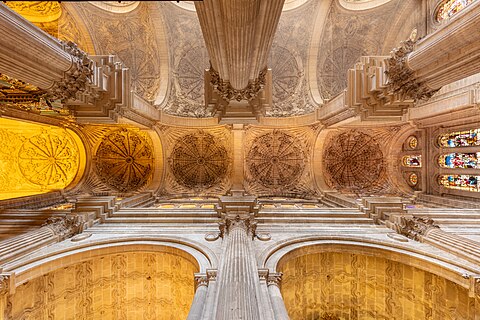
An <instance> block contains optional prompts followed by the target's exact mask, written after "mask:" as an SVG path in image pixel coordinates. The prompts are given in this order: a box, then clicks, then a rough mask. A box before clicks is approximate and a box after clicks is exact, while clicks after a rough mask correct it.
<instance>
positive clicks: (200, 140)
mask: <svg viewBox="0 0 480 320" xmlns="http://www.w3.org/2000/svg"><path fill="white" fill-rule="evenodd" d="M229 162H230V159H229V156H228V152H227V149H226V148H225V146H224V145H223V144H222V143H221V142H219V141H218V139H216V138H215V136H213V135H212V134H210V133H207V132H205V131H202V130H200V131H199V132H198V133H195V134H187V135H185V136H183V137H181V138H180V139H178V141H177V142H176V143H175V146H174V148H173V150H172V155H171V156H170V158H169V164H170V167H171V170H172V173H173V175H174V176H175V180H176V181H177V183H179V184H180V185H182V186H184V187H186V188H189V189H194V190H204V189H208V188H210V187H212V186H214V185H216V184H218V183H219V182H220V181H222V180H223V179H224V178H225V176H226V174H227V172H228V165H229Z"/></svg>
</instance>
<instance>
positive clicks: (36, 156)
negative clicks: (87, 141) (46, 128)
mask: <svg viewBox="0 0 480 320" xmlns="http://www.w3.org/2000/svg"><path fill="white" fill-rule="evenodd" d="M79 163H80V155H79V150H78V147H77V145H76V143H75V141H74V140H73V139H72V137H71V136H70V135H69V134H68V133H67V132H66V131H65V132H63V133H53V132H51V133H48V132H44V133H41V134H38V135H35V136H33V137H31V138H29V139H28V140H26V141H25V142H24V143H23V145H22V146H21V148H20V150H19V152H18V166H19V168H20V172H21V173H22V175H23V176H24V177H25V179H27V180H28V181H29V182H31V183H33V184H35V185H39V186H42V187H55V186H57V187H59V188H60V187H65V186H67V185H69V184H70V182H72V180H73V179H74V177H75V175H76V174H77V171H78V166H79Z"/></svg>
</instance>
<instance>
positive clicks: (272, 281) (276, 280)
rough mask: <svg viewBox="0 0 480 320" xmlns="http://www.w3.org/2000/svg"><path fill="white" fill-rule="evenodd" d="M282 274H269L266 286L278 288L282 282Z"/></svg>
mask: <svg viewBox="0 0 480 320" xmlns="http://www.w3.org/2000/svg"><path fill="white" fill-rule="evenodd" d="M282 276H283V273H281V272H271V273H269V274H268V280H267V285H269V286H277V287H280V283H281V282H282Z"/></svg>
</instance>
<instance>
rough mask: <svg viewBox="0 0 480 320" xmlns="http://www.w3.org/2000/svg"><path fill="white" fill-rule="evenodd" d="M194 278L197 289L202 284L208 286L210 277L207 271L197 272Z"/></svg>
mask: <svg viewBox="0 0 480 320" xmlns="http://www.w3.org/2000/svg"><path fill="white" fill-rule="evenodd" d="M194 280H195V290H197V289H198V288H199V287H201V286H204V287H208V277H207V275H206V274H205V273H197V274H195V277H194Z"/></svg>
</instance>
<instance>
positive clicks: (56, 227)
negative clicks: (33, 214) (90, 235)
mask: <svg viewBox="0 0 480 320" xmlns="http://www.w3.org/2000/svg"><path fill="white" fill-rule="evenodd" d="M42 226H43V227H47V228H50V229H51V230H52V231H53V233H54V234H55V235H57V236H58V237H59V239H60V241H63V240H65V239H68V238H71V237H73V236H74V235H76V234H79V233H80V232H82V223H81V221H80V219H79V217H78V216H63V217H50V218H48V219H47V221H45V223H44V224H43V225H42Z"/></svg>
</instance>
